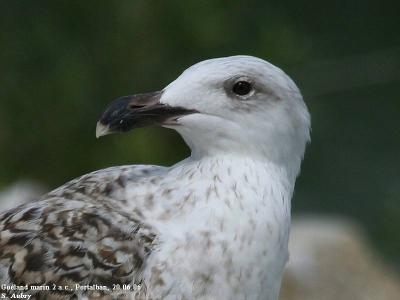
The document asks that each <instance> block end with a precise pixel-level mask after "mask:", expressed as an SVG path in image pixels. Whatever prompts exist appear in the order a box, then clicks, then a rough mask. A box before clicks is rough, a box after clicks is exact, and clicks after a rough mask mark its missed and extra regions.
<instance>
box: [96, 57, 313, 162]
mask: <svg viewBox="0 0 400 300" xmlns="http://www.w3.org/2000/svg"><path fill="white" fill-rule="evenodd" d="M154 123H156V124H160V125H161V126H164V127H168V128H173V129H175V130H176V131H178V132H179V133H180V134H181V135H182V137H183V138H184V140H185V141H186V143H187V144H188V145H189V147H190V148H191V150H192V155H193V156H205V155H218V154H224V153H231V154H234V155H245V156H253V157H257V158H263V159H268V160H270V161H273V162H275V163H282V164H287V163H288V161H289V162H292V163H295V165H300V161H301V159H302V156H303V154H304V149H305V146H306V143H307V141H308V140H309V138H310V136H309V131H310V116H309V113H308V110H307V107H306V105H305V103H304V101H303V98H302V96H301V93H300V91H299V89H298V88H297V86H296V85H295V84H294V82H293V81H292V80H291V79H290V78H289V77H288V76H287V75H286V74H285V73H284V72H283V71H282V70H281V69H279V68H277V67H275V66H274V65H272V64H270V63H268V62H266V61H264V60H262V59H260V58H256V57H252V56H231V57H224V58H216V59H210V60H206V61H202V62H200V63H197V64H195V65H193V66H191V67H190V68H188V69H187V70H185V71H184V72H183V73H182V74H181V75H180V76H179V77H178V78H177V79H176V80H175V81H173V82H172V83H170V84H169V85H168V86H167V87H165V88H164V89H163V90H162V91H159V92H154V93H148V94H139V95H133V96H126V97H122V98H119V99H117V100H115V101H114V102H113V103H111V104H110V106H109V107H108V108H107V110H106V111H105V112H104V114H103V116H102V117H101V119H100V121H99V122H98V126H97V131H96V134H97V136H101V135H105V134H108V133H114V132H125V131H128V130H130V129H132V128H135V127H141V126H145V125H149V124H154Z"/></svg>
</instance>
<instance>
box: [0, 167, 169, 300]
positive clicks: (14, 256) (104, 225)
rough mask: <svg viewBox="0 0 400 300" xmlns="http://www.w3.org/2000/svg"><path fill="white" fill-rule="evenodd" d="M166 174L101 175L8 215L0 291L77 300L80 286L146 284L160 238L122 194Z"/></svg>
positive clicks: (0, 225)
mask: <svg viewBox="0 0 400 300" xmlns="http://www.w3.org/2000/svg"><path fill="white" fill-rule="evenodd" d="M161 171H162V168H160V167H145V166H143V167H142V166H137V167H136V166H135V167H118V168H110V169H105V170H101V171H97V172H94V173H90V174H87V175H84V176H82V177H81V178H78V179H76V180H73V181H71V182H69V183H67V184H65V185H64V186H62V187H60V188H58V189H56V190H55V191H53V192H50V193H49V194H47V195H45V196H44V197H42V198H41V199H40V200H38V201H37V202H33V203H29V204H25V205H22V206H19V207H17V208H14V209H12V210H9V211H6V212H4V213H2V214H0V283H2V284H8V285H11V284H16V285H47V286H50V288H51V287H53V285H54V286H57V287H59V286H64V287H65V286H66V287H68V288H67V289H64V290H57V289H56V290H50V291H46V292H43V291H41V292H40V298H42V297H45V298H46V299H51V298H54V299H70V298H72V297H74V295H76V294H77V290H76V289H75V284H80V285H94V284H97V285H102V286H107V287H108V288H110V289H112V288H113V285H114V284H119V285H122V284H132V283H140V280H141V278H140V276H141V272H142V270H143V268H144V266H145V263H146V258H147V257H148V256H149V255H150V253H151V251H152V249H153V248H154V246H155V244H156V237H157V233H156V232H155V231H154V230H153V229H152V228H150V227H149V226H148V225H146V223H145V220H142V218H141V216H140V215H135V213H134V212H133V213H131V212H130V213H129V214H127V213H126V212H125V211H124V209H123V207H124V201H127V200H126V199H124V193H121V191H122V190H123V189H124V187H125V185H126V183H127V182H128V181H135V177H138V178H139V177H143V176H146V174H154V173H156V172H161ZM2 292H8V293H9V291H2ZM30 293H34V292H33V291H30Z"/></svg>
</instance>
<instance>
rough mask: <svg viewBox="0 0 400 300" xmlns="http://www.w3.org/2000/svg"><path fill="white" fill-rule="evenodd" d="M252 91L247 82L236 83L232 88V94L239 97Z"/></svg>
mask: <svg viewBox="0 0 400 300" xmlns="http://www.w3.org/2000/svg"><path fill="white" fill-rule="evenodd" d="M251 90H252V86H251V83H250V82H248V81H243V80H241V81H238V82H236V83H235V84H234V85H233V87H232V92H234V93H235V94H236V95H239V96H245V95H247V94H248V93H250V92H251Z"/></svg>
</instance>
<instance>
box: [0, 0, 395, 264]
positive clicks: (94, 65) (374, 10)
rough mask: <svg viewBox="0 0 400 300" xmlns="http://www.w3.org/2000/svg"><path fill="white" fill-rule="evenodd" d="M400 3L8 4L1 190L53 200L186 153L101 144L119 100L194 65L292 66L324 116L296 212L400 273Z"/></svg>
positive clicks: (0, 40) (142, 135)
mask: <svg viewBox="0 0 400 300" xmlns="http://www.w3.org/2000/svg"><path fill="white" fill-rule="evenodd" d="M399 11H400V2H398V1H392V2H390V1H372V0H365V1H356V0H351V1H347V0H338V1H317V0H309V1H294V0H281V1H268V2H267V1H262V0H249V1H228V0H225V1H223V0H219V1H191V2H185V1H177V0H169V1H144V0H141V1H127V0H121V1H4V0H2V1H0V45H1V48H0V104H1V106H0V145H1V147H0V186H6V185H7V184H10V183H12V182H13V181H15V180H17V179H19V178H33V179H36V180H39V181H41V182H43V183H45V184H47V185H48V186H49V187H56V186H58V185H60V184H62V183H64V182H65V181H67V180H69V179H71V178H73V177H76V176H79V175H81V174H83V173H86V172H89V171H92V170H95V169H100V168H103V167H107V166H111V165H119V164H131V163H153V164H172V163H174V162H176V161H178V160H180V159H182V158H184V157H185V156H187V155H188V154H189V152H188V149H187V148H186V146H185V145H184V143H183V142H182V141H181V139H180V137H179V136H178V135H177V134H176V133H174V132H172V131H169V130H167V129H160V128H148V129H140V130H136V131H134V132H132V133H131V134H127V135H119V136H110V137H106V138H104V139H100V140H96V139H95V137H94V129H95V124H96V121H97V118H98V117H99V115H100V114H101V112H102V110H103V109H104V107H105V105H106V104H107V103H108V102H109V101H110V100H111V99H113V98H116V97H117V96H122V95H126V94H131V93H136V92H144V91H151V90H158V89H160V88H162V87H163V86H164V85H166V84H167V83H169V82H170V81H171V80H173V79H174V78H175V77H176V76H177V75H179V74H180V72H181V71H182V70H184V69H185V68H186V67H188V66H189V65H191V64H193V63H195V62H198V61H200V60H203V59H206V58H211V57H219V56H227V55H233V54H250V55H255V56H260V57H262V58H265V59H267V60H269V61H271V62H272V63H274V64H276V65H278V66H280V67H282V68H283V69H284V70H285V71H286V72H287V73H289V75H291V76H292V77H293V79H294V80H295V81H296V82H297V83H298V85H299V86H300V88H301V89H302V91H303V93H304V96H305V99H306V101H307V103H308V106H309V108H310V111H311V114H312V117H313V133H312V144H311V145H310V147H309V148H308V151H307V154H306V159H305V162H304V164H303V172H302V176H301V177H300V179H299V180H298V184H297V190H296V195H295V199H294V203H293V205H294V212H295V213H298V212H312V213H324V214H332V213H334V214H343V215H347V216H351V217H353V218H356V219H357V220H358V221H360V222H361V223H362V224H363V225H364V226H365V228H366V230H367V232H368V233H369V235H370V237H371V239H372V241H373V242H374V244H375V245H376V248H377V249H378V250H379V251H380V253H382V254H383V255H384V257H385V258H386V259H387V260H388V261H390V262H392V263H394V265H397V267H399V266H400V256H399V253H400V235H399V234H398V231H399V227H400V171H399V166H400V155H399V150H400V125H399V120H400V118H399V115H400V99H399V92H398V90H399V84H400V34H399V30H400V19H399Z"/></svg>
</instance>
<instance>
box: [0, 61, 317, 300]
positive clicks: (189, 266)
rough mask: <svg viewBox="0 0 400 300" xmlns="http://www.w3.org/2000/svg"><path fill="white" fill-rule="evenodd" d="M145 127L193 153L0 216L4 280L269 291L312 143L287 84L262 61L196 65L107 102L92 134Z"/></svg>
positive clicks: (209, 295) (96, 176)
mask: <svg viewBox="0 0 400 300" xmlns="http://www.w3.org/2000/svg"><path fill="white" fill-rule="evenodd" d="M150 122H156V123H158V124H160V125H162V126H164V127H169V128H173V129H175V130H177V131H178V132H179V133H180V134H181V135H182V137H183V138H184V140H185V141H186V143H187V144H188V145H189V147H190V148H191V150H192V155H191V156H190V157H189V158H187V159H186V160H184V161H182V162H180V163H178V164H176V165H174V166H172V167H157V166H123V167H114V168H110V169H106V170H100V171H97V172H94V173H91V174H88V175H85V176H83V177H81V178H78V179H76V180H74V181H72V182H70V183H67V184H66V185H64V186H62V187H60V188H58V189H57V190H55V191H53V192H51V193H49V194H47V195H45V196H44V197H42V199H41V200H39V201H37V202H34V203H31V204H27V205H25V206H21V207H18V208H16V209H14V210H13V211H9V212H6V213H4V214H3V215H2V216H1V219H2V221H1V223H0V229H1V239H0V247H1V248H0V249H1V250H0V279H1V282H2V283H3V282H6V283H15V284H21V283H28V284H39V283H40V284H48V283H50V282H55V283H56V284H60V285H61V284H63V285H67V286H69V287H70V288H69V289H67V290H66V291H64V293H61V292H57V291H54V292H48V293H47V294H46V295H47V297H58V299H59V298H67V299H70V298H72V297H73V295H75V294H80V295H86V296H89V297H90V296H92V295H93V293H92V292H87V293H86V292H82V291H77V290H76V288H74V287H75V284H77V283H78V284H81V285H84V284H89V285H93V284H102V285H105V286H108V287H110V288H111V289H112V287H113V284H120V285H122V284H126V283H130V284H133V283H135V284H139V285H140V286H141V289H140V291H139V292H135V291H133V290H132V291H129V292H127V291H114V295H116V294H117V292H119V293H120V294H126V296H127V297H131V298H137V299H269V300H274V299H277V298H278V294H279V288H280V283H281V279H282V274H283V267H284V265H285V263H286V261H287V259H288V253H287V243H288V236H289V226H290V201H291V197H292V193H293V188H294V183H295V179H296V177H297V175H298V173H299V170H300V163H301V160H302V157H303V154H304V149H305V145H306V143H307V141H308V140H309V127H310V121H309V114H308V111H307V108H306V106H305V104H304V102H303V100H302V97H301V94H300V92H299V90H298V89H297V87H296V86H295V84H294V83H293V82H292V80H291V79H290V78H289V77H288V76H287V75H285V74H284V73H283V72H282V71H281V70H280V69H278V68H277V67H275V66H273V65H271V64H269V63H267V62H265V61H264V60H261V59H259V58H255V57H250V56H233V57H226V58H219V59H212V60H207V61H203V62H201V63H198V64H196V65H194V66H192V67H190V68H189V69H187V70H186V71H185V72H183V74H182V75H181V76H179V77H178V78H177V79H176V80H175V81H174V82H172V83H171V84H169V85H168V86H167V87H166V88H165V89H164V90H162V91H161V92H156V93H152V94H144V95H143V94H142V95H138V96H130V97H124V98H120V99H118V100H116V101H115V102H114V103H113V104H111V105H110V107H109V108H108V109H107V110H106V112H105V114H104V115H103V117H102V118H101V119H100V122H99V124H98V128H97V135H98V136H100V135H104V134H107V133H110V132H116V131H127V130H129V129H131V128H133V127H138V126H144V125H147V124H149V123H150ZM28 223H29V226H28V225H27V224H28ZM16 237H19V238H17V239H16ZM28 248H29V249H28ZM26 249H28V250H29V251H25V250H26ZM32 256H33V257H34V258H35V259H36V260H40V264H37V263H36V264H35V263H34V262H33V259H32ZM17 257H18V259H16V258H17ZM17 260H18V263H17ZM32 293H33V292H32ZM42 293H43V292H42ZM102 293H105V294H107V293H108V291H106V292H102ZM110 293H111V294H112V291H110Z"/></svg>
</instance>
